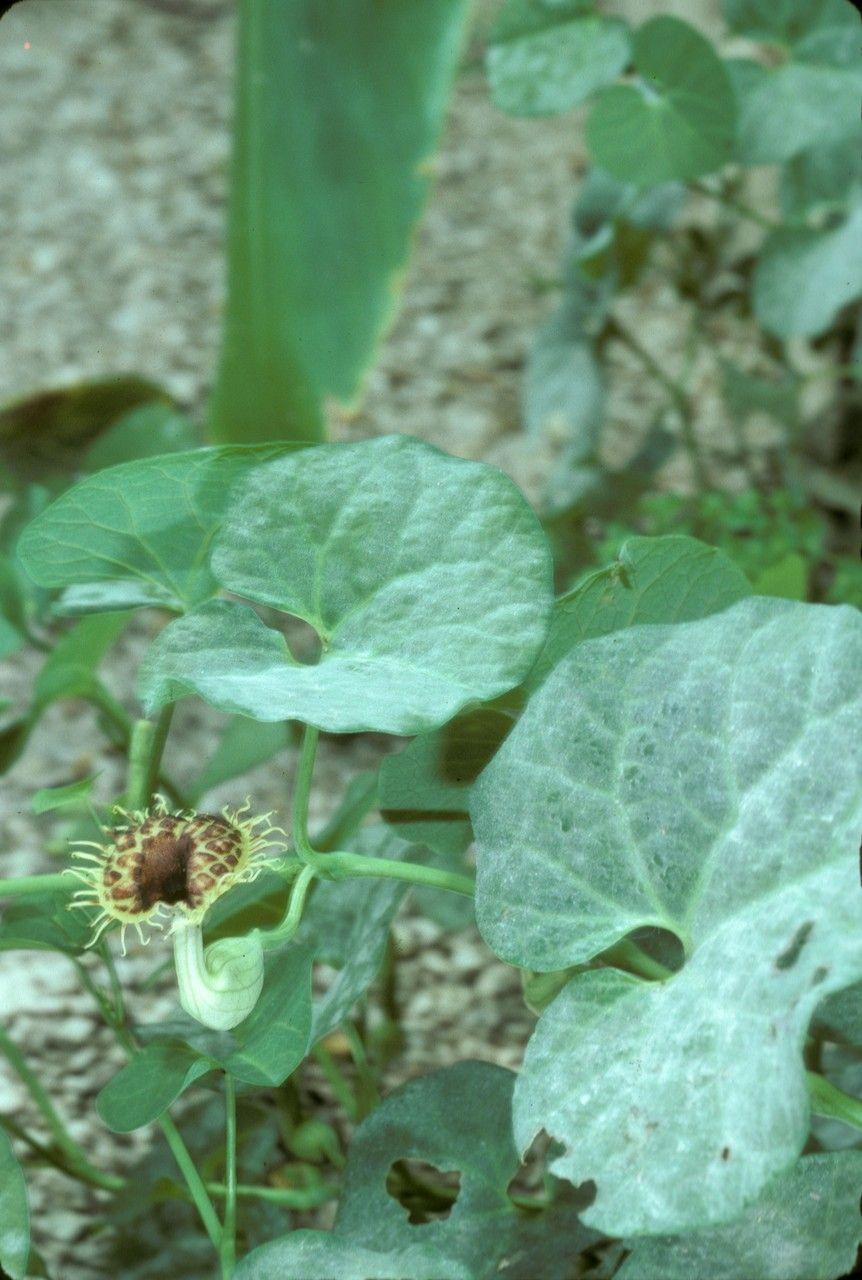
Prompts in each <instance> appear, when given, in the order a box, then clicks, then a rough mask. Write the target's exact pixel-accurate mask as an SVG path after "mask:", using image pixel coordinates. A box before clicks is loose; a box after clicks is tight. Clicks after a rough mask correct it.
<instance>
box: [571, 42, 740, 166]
mask: <svg viewBox="0 0 862 1280" xmlns="http://www.w3.org/2000/svg"><path fill="white" fill-rule="evenodd" d="M634 63H635V68H636V70H637V71H638V73H639V74H640V76H641V77H642V81H643V82H642V84H641V85H640V86H637V87H636V86H632V85H614V86H613V87H612V88H609V89H605V90H604V91H603V92H602V93H601V95H600V96H599V98H598V101H597V102H596V105H595V107H594V108H593V111H592V114H591V115H590V118H589V121H588V124H587V142H588V144H589V147H590V152H591V153H592V156H593V158H594V159H595V161H596V163H597V164H599V165H601V166H602V168H604V169H607V171H608V172H609V173H610V174H612V175H613V176H614V177H615V178H619V179H620V181H622V182H634V183H636V184H638V185H639V186H650V185H654V184H656V183H659V182H670V181H674V180H676V179H680V180H686V179H690V178H697V177H699V176H700V175H701V174H704V173H712V172H714V170H716V169H719V168H721V166H722V165H723V164H726V163H727V161H728V160H729V159H730V157H731V155H732V151H733V141H734V131H735V125H736V102H735V98H734V94H733V87H732V84H731V81H730V78H729V76H728V74H727V71H726V70H725V68H724V66H723V65H722V63H721V60H720V58H719V57H718V55H717V54H716V52H715V50H714V49H713V47H712V45H711V44H710V43H709V41H708V40H707V39H705V37H704V36H702V35H701V34H700V33H699V32H698V31H696V30H695V29H694V27H691V26H689V25H688V24H687V23H685V22H682V21H681V20H680V19H678V18H671V17H659V18H653V19H651V20H650V21H649V22H647V23H645V24H644V25H643V26H642V27H641V28H640V29H639V30H638V31H637V32H636V34H635V38H634Z"/></svg>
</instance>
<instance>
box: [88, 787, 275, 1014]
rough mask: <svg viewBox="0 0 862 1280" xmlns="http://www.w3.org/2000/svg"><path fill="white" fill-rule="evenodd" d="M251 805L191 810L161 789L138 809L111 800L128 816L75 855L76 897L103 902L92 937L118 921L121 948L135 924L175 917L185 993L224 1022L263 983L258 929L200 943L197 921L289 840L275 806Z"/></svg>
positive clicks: (247, 1004) (197, 1009)
mask: <svg viewBox="0 0 862 1280" xmlns="http://www.w3.org/2000/svg"><path fill="white" fill-rule="evenodd" d="M248 808H249V805H248V803H246V804H245V805H244V806H243V807H242V808H241V809H235V810H231V809H225V810H223V812H222V814H221V816H218V817H217V816H215V815H213V814H208V813H194V812H193V811H191V810H186V811H184V812H182V813H171V812H170V811H169V809H168V807H167V804H166V803H165V801H164V800H163V799H162V798H161V797H157V798H156V803H155V805H154V807H153V808H152V809H150V810H147V811H145V812H140V813H126V812H125V810H122V809H115V811H114V812H115V813H117V815H118V817H119V818H120V819H122V821H121V822H120V823H118V824H117V825H116V826H115V827H112V828H106V829H105V836H106V840H105V842H104V843H102V844H96V843H95V842H93V841H80V842H79V844H78V847H76V848H75V849H73V856H74V857H75V858H76V859H77V860H78V863H79V864H80V863H83V864H84V865H83V866H81V865H78V866H75V867H70V868H69V871H70V874H72V875H75V876H77V877H78V879H79V880H83V882H84V886H85V887H84V888H83V889H79V890H77V891H76V893H75V894H74V895H73V899H74V900H73V902H72V904H71V905H72V906H73V907H98V908H99V913H98V915H97V916H96V920H95V923H94V929H93V936H92V938H91V939H90V943H89V945H90V946H92V945H93V944H94V943H95V942H96V941H97V940H98V938H99V937H100V936H101V934H102V933H103V932H104V930H105V929H107V928H108V927H109V925H110V924H111V923H112V922H114V921H116V922H117V923H118V924H119V925H120V934H121V937H122V939H123V948H124V950H125V931H126V929H127V928H128V926H129V925H130V924H131V925H134V926H135V928H136V929H137V931H138V935H139V937H140V938H141V941H142V942H146V941H147V940H148V939H147V936H146V935H145V934H144V931H143V925H145V924H146V925H152V926H155V927H156V928H163V927H164V926H165V924H167V923H169V924H170V932H171V934H172V935H173V946H174V964H175V966H176V972H177V984H178V987H179V996H180V1003H181V1005H182V1006H183V1008H184V1009H185V1010H186V1012H187V1013H189V1014H191V1016H192V1017H193V1018H197V1020H198V1021H199V1022H202V1023H203V1024H204V1025H205V1026H207V1027H213V1028H215V1029H217V1030H228V1029H229V1028H231V1027H235V1026H237V1025H238V1024H239V1023H240V1022H242V1020H243V1019H244V1018H246V1017H248V1015H249V1013H251V1011H252V1009H253V1008H254V1006H255V1004H256V1003H257V1001H258V998H259V996H260V993H261V989H262V987H263V974H264V963H263V948H262V946H261V942H260V938H259V936H258V934H257V932H252V933H251V934H249V935H248V936H246V937H242V938H221V939H219V941H217V942H214V943H212V944H211V945H210V946H209V947H207V948H206V950H204V945H203V932H202V929H201V924H202V921H203V918H204V916H205V915H206V912H207V911H208V910H209V908H210V907H211V906H212V904H213V903H214V902H215V901H216V899H217V898H220V897H221V896H222V894H223V893H226V892H227V891H228V889H232V888H233V887H234V885H237V884H243V883H245V882H247V881H249V880H254V879H255V877H256V876H257V875H259V873H260V872H261V870H262V869H263V867H264V865H265V863H266V861H267V857H268V851H269V850H272V849H275V848H282V849H283V848H284V847H285V846H284V842H283V841H281V840H274V839H273V838H272V837H273V836H274V835H283V834H284V833H283V832H282V831H281V829H280V828H278V827H273V826H272V825H271V824H270V822H269V818H270V815H269V814H265V815H264V816H263V817H260V818H247V817H244V816H243V815H244V814H245V813H247V811H248Z"/></svg>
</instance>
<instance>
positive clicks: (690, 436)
mask: <svg viewBox="0 0 862 1280" xmlns="http://www.w3.org/2000/svg"><path fill="white" fill-rule="evenodd" d="M608 332H609V333H610V335H611V337H614V338H616V339H617V340H618V341H619V342H622V343H623V345H624V346H626V347H628V349H629V351H631V352H632V354H633V355H636V356H637V357H638V359H639V360H640V362H641V364H642V365H643V367H644V368H645V369H646V371H647V373H649V374H651V376H652V377H653V378H654V379H655V381H656V382H658V383H659V385H660V386H662V387H663V388H664V390H665V391H666V392H667V394H668V396H669V397H670V399H671V401H672V403H673V404H674V406H675V408H676V411H677V413H678V414H679V420H680V431H681V433H682V442H683V444H684V446H685V450H686V453H687V454H688V456H689V460H690V462H691V469H692V471H693V472H694V478H695V480H696V482H697V486H698V488H699V489H701V490H703V491H705V490H707V489H709V487H710V481H709V474H708V472H707V469H706V463H705V462H704V458H703V453H702V452H701V448H700V444H699V443H698V439H697V433H696V432H695V429H694V412H693V410H692V407H691V401H690V399H689V397H688V396H687V394H686V392H685V390H684V388H683V387H682V386H681V385H680V384H679V383H678V382H677V381H676V379H675V378H672V377H671V376H670V374H669V373H667V372H666V371H665V370H664V369H663V368H662V367H661V365H660V364H659V362H658V361H657V360H656V358H655V356H653V355H652V354H651V353H650V352H649V351H647V349H646V347H643V346H641V343H640V341H639V340H638V339H637V338H636V337H635V336H634V334H633V333H630V332H629V330H628V329H627V328H626V327H625V326H624V325H622V324H620V322H619V320H617V318H616V317H615V316H611V317H610V319H609V320H608Z"/></svg>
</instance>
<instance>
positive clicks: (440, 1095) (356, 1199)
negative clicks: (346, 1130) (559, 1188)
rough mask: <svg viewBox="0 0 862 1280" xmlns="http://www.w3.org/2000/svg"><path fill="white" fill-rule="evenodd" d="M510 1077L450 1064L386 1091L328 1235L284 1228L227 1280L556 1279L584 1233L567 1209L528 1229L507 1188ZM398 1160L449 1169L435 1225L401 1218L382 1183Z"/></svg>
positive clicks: (355, 1146)
mask: <svg viewBox="0 0 862 1280" xmlns="http://www.w3.org/2000/svg"><path fill="white" fill-rule="evenodd" d="M513 1080H514V1077H513V1075H512V1074H511V1072H508V1071H505V1070H503V1069H502V1068H501V1067H495V1066H491V1065H490V1064H489V1063H484V1062H460V1063H458V1064H457V1065H456V1066H454V1067H449V1068H447V1069H446V1070H444V1071H438V1072H435V1073H434V1074H433V1075H430V1076H424V1077H423V1078H421V1079H419V1080H413V1081H411V1082H410V1083H408V1084H406V1085H404V1086H403V1087H402V1088H401V1089H398V1090H396V1092H395V1093H393V1094H391V1095H390V1096H389V1097H388V1098H387V1099H386V1101H385V1102H384V1103H383V1104H382V1105H381V1106H380V1107H378V1108H377V1110H376V1111H375V1112H373V1113H372V1115H370V1116H369V1117H368V1119H367V1120H366V1121H365V1122H364V1124H363V1125H362V1127H361V1128H360V1129H359V1131H358V1132H357V1134H356V1135H355V1137H354V1139H353V1142H352V1144H351V1147H350V1153H349V1156H348V1161H347V1170H346V1175H345V1182H344V1191H343V1193H342V1198H341V1203H340V1205H339V1209H338V1214H337V1216H336V1220H335V1226H334V1228H333V1230H332V1231H331V1232H323V1231H295V1232H292V1233H291V1234H290V1235H287V1236H284V1237H283V1238H282V1239H280V1240H274V1241H272V1242H271V1243H270V1244H267V1245H264V1246H263V1247H262V1248H260V1249H256V1250H255V1251H254V1252H252V1253H251V1254H250V1255H249V1256H248V1257H247V1258H245V1259H244V1260H243V1262H242V1263H241V1264H240V1266H239V1267H238V1269H237V1273H236V1280H300V1277H301V1280H312V1278H314V1277H317V1278H318V1280H329V1278H330V1277H331V1276H333V1275H338V1276H355V1277H357V1278H361V1280H365V1277H367V1276H375V1277H378V1276H379V1277H381V1280H383V1278H385V1277H391V1278H392V1280H403V1277H405V1276H410V1277H411V1280H413V1277H416V1278H417V1280H422V1277H427V1280H461V1277H464V1280H467V1278H469V1280H486V1278H489V1277H491V1276H495V1275H498V1274H499V1275H501V1276H502V1275H509V1274H512V1275H513V1276H537V1275H539V1274H541V1275H542V1277H543V1280H562V1277H563V1275H568V1274H572V1264H573V1260H574V1259H575V1258H576V1256H577V1254H578V1252H579V1251H580V1250H582V1249H583V1248H585V1247H586V1245H587V1244H588V1243H589V1242H590V1240H591V1238H594V1237H591V1236H590V1234H589V1233H587V1232H585V1231H584V1230H583V1228H582V1227H581V1226H580V1224H579V1223H578V1221H577V1217H576V1213H575V1212H574V1210H573V1209H572V1207H571V1206H570V1204H569V1203H567V1202H565V1201H563V1202H562V1203H561V1204H560V1205H559V1207H558V1206H554V1208H553V1209H552V1210H551V1211H550V1212H548V1214H547V1215H546V1216H544V1217H543V1219H542V1221H541V1227H542V1228H544V1230H543V1231H541V1232H537V1231H536V1230H535V1227H536V1224H535V1222H534V1221H532V1220H531V1219H529V1218H527V1217H526V1215H523V1216H522V1215H520V1214H519V1213H518V1212H517V1211H516V1209H515V1206H514V1205H513V1203H512V1201H511V1200H510V1198H509V1195H508V1184H509V1182H510V1181H511V1179H512V1177H513V1176H514V1174H515V1173H516V1171H517V1169H518V1156H517V1153H516V1151H515V1149H514V1146H513V1144H512V1138H511V1118H510V1104H511V1095H512V1084H513ZM398 1160H421V1161H424V1162H428V1163H430V1164H432V1165H434V1166H435V1167H436V1168H438V1169H441V1170H459V1171H460V1173H461V1181H460V1187H459V1193H458V1198H457V1200H456V1201H455V1204H454V1205H453V1207H452V1209H451V1212H450V1213H449V1214H448V1216H447V1217H446V1218H445V1219H444V1220H441V1221H435V1222H427V1223H424V1224H423V1225H421V1226H413V1225H411V1224H410V1223H409V1221H408V1217H407V1213H406V1211H405V1209H403V1208H402V1207H401V1205H400V1204H399V1203H398V1201H397V1200H396V1199H395V1198H394V1197H393V1196H392V1195H391V1194H390V1192H389V1191H388V1190H387V1175H388V1174H389V1172H390V1169H391V1168H392V1165H393V1164H394V1163H395V1162H396V1161H398ZM548 1235H550V1237H551V1239H555V1240H556V1245H557V1249H556V1256H555V1257H554V1258H553V1261H552V1264H551V1265H550V1266H547V1265H545V1266H543V1267H542V1269H541V1271H539V1270H537V1268H536V1265H535V1262H536V1259H537V1258H538V1257H541V1258H542V1260H543V1263H547V1261H548V1253H549V1252H553V1250H551V1251H549V1250H548V1238H547V1237H548ZM542 1237H544V1238H542ZM543 1246H544V1247H543ZM530 1257H532V1258H533V1264H534V1265H533V1266H532V1268H531V1267H530ZM564 1259H565V1262H564ZM513 1261H515V1262H517V1266H516V1267H514V1268H513V1269H512V1270H511V1272H510V1270H509V1265H510V1263H511V1262H513ZM498 1268H499V1270H498Z"/></svg>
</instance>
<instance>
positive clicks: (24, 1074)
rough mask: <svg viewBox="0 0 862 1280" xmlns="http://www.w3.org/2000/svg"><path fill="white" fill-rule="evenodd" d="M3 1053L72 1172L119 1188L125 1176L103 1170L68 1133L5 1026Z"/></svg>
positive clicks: (106, 1186) (108, 1188)
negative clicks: (117, 1175) (91, 1160)
mask: <svg viewBox="0 0 862 1280" xmlns="http://www.w3.org/2000/svg"><path fill="white" fill-rule="evenodd" d="M0 1053H2V1054H3V1056H4V1057H5V1058H6V1061H7V1062H8V1063H9V1065H10V1067H11V1068H12V1070H13V1071H14V1072H15V1074H16V1075H17V1076H18V1078H19V1080H20V1081H21V1083H22V1084H23V1085H24V1087H25V1088H26V1090H27V1092H28V1093H29V1094H30V1097H31V1098H32V1099H33V1102H34V1103H35V1105H36V1106H37V1107H38V1109H39V1111H40V1112H41V1114H42V1117H43V1119H44V1121H45V1123H46V1124H47V1126H48V1129H49V1131H50V1133H51V1136H52V1138H53V1139H54V1142H55V1143H56V1145H57V1147H58V1149H59V1150H60V1151H61V1152H62V1153H63V1155H64V1156H65V1157H66V1160H67V1162H68V1168H69V1172H70V1173H72V1172H73V1173H74V1175H75V1176H77V1177H80V1178H81V1179H82V1181H84V1182H89V1183H90V1184H91V1185H92V1186H94V1187H103V1188H104V1189H105V1190H106V1191H116V1190H118V1189H119V1187H120V1186H122V1179H117V1178H115V1177H114V1176H113V1175H112V1174H109V1173H102V1171H101V1170H100V1169H97V1168H96V1167H95V1165H92V1164H91V1163H90V1161H89V1159H88V1158H87V1154H86V1152H85V1151H84V1149H83V1148H82V1147H80V1146H79V1145H78V1143H77V1142H76V1141H75V1139H74V1138H73V1137H72V1135H71V1133H69V1131H68V1129H67V1128H66V1125H65V1124H64V1122H63V1119H62V1117H61V1116H60V1114H59V1112H58V1111H57V1110H56V1108H55V1107H54V1104H53V1102H52V1101H51V1099H50V1098H49V1096H48V1094H47V1092H46V1090H45V1089H44V1088H43V1086H42V1085H41V1083H40V1082H39V1079H38V1077H37V1076H36V1074H35V1072H34V1071H33V1070H32V1069H31V1068H30V1067H29V1066H28V1065H27V1062H26V1060H25V1058H24V1055H23V1054H22V1053H21V1050H20V1049H19V1048H18V1046H17V1045H16V1044H15V1042H14V1041H13V1040H11V1039H10V1037H9V1036H8V1034H7V1033H6V1031H4V1030H3V1028H2V1027H0Z"/></svg>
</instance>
